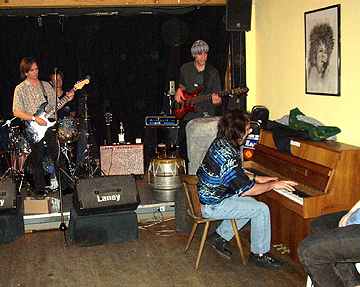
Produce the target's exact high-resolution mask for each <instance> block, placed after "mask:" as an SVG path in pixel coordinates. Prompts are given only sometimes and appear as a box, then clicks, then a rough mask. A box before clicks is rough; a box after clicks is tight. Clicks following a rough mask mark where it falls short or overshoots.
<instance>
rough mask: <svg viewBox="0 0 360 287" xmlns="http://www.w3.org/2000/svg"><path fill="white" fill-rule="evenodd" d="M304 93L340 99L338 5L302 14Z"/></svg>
mask: <svg viewBox="0 0 360 287" xmlns="http://www.w3.org/2000/svg"><path fill="white" fill-rule="evenodd" d="M305 51H306V56H305V62H306V63H305V72H306V75H305V78H306V93H307V94H317V95H327V96H340V5H334V6H330V7H326V8H321V9H317V10H313V11H309V12H305Z"/></svg>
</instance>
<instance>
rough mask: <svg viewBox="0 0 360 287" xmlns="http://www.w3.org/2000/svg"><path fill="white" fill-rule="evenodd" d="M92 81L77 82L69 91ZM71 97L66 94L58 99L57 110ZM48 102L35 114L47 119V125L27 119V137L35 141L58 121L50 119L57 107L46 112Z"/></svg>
mask: <svg viewBox="0 0 360 287" xmlns="http://www.w3.org/2000/svg"><path fill="white" fill-rule="evenodd" d="M88 83H90V80H89V79H84V80H81V81H78V82H76V84H75V85H74V87H73V88H72V89H71V90H70V91H69V92H75V91H76V90H80V89H82V88H83V87H84V86H85V85H86V84H88ZM68 98H69V97H68V96H67V95H65V96H64V97H63V98H62V99H61V100H60V101H58V104H57V107H56V110H58V109H59V108H60V107H61V105H62V104H63V103H64V102H65V101H66V100H67V99H68ZM47 104H48V103H46V102H45V103H43V104H42V105H41V106H40V108H39V109H38V110H37V112H36V113H35V115H34V116H36V117H39V118H42V119H43V120H45V121H46V126H41V125H39V124H38V123H37V122H35V121H25V137H26V138H27V139H28V140H29V141H30V142H33V143H38V142H40V141H41V140H42V139H43V138H44V136H45V133H46V131H47V129H48V128H50V127H52V126H53V125H55V123H56V121H50V120H49V119H48V118H49V117H50V116H52V115H53V114H54V113H55V107H53V108H52V109H51V110H50V111H49V112H45V107H46V105H47Z"/></svg>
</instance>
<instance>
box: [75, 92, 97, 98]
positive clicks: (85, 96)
mask: <svg viewBox="0 0 360 287" xmlns="http://www.w3.org/2000/svg"><path fill="white" fill-rule="evenodd" d="M79 97H80V98H95V95H92V94H88V93H85V94H81V95H79Z"/></svg>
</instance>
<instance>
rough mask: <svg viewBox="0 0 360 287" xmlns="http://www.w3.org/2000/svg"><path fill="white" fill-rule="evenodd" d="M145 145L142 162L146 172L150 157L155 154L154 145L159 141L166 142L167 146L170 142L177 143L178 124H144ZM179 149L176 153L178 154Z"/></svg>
mask: <svg viewBox="0 0 360 287" xmlns="http://www.w3.org/2000/svg"><path fill="white" fill-rule="evenodd" d="M145 129H146V131H145V146H144V164H145V173H147V171H148V168H149V165H150V161H151V159H152V158H153V157H154V156H155V155H156V146H157V145H158V144H160V143H163V144H166V147H167V148H169V146H170V145H171V144H175V145H176V146H177V145H178V133H179V127H178V126H171V127H169V126H168V127H167V126H146V127H145ZM178 152H179V149H177V151H176V153H175V154H177V155H178Z"/></svg>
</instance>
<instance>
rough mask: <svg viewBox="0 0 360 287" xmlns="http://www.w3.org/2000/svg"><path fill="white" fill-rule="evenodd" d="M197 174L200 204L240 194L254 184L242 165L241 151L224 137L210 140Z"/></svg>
mask: <svg viewBox="0 0 360 287" xmlns="http://www.w3.org/2000/svg"><path fill="white" fill-rule="evenodd" d="M197 176H198V177H199V184H198V193H199V198H200V202H201V203H202V204H210V205H214V204H218V203H220V202H221V201H223V200H224V199H225V198H228V197H231V196H234V195H235V194H237V195H238V196H240V195H241V194H243V193H244V192H246V191H248V190H249V189H251V188H252V187H253V186H254V182H253V181H252V180H250V178H249V177H248V176H247V175H246V173H245V170H244V168H243V166H242V160H241V152H240V151H239V150H237V149H235V148H234V147H233V146H232V145H231V144H230V143H229V142H228V141H227V140H225V139H219V140H214V141H213V142H212V144H211V145H210V147H209V150H208V151H207V153H206V155H205V157H204V159H203V162H202V164H201V165H200V167H199V169H198V171H197Z"/></svg>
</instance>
